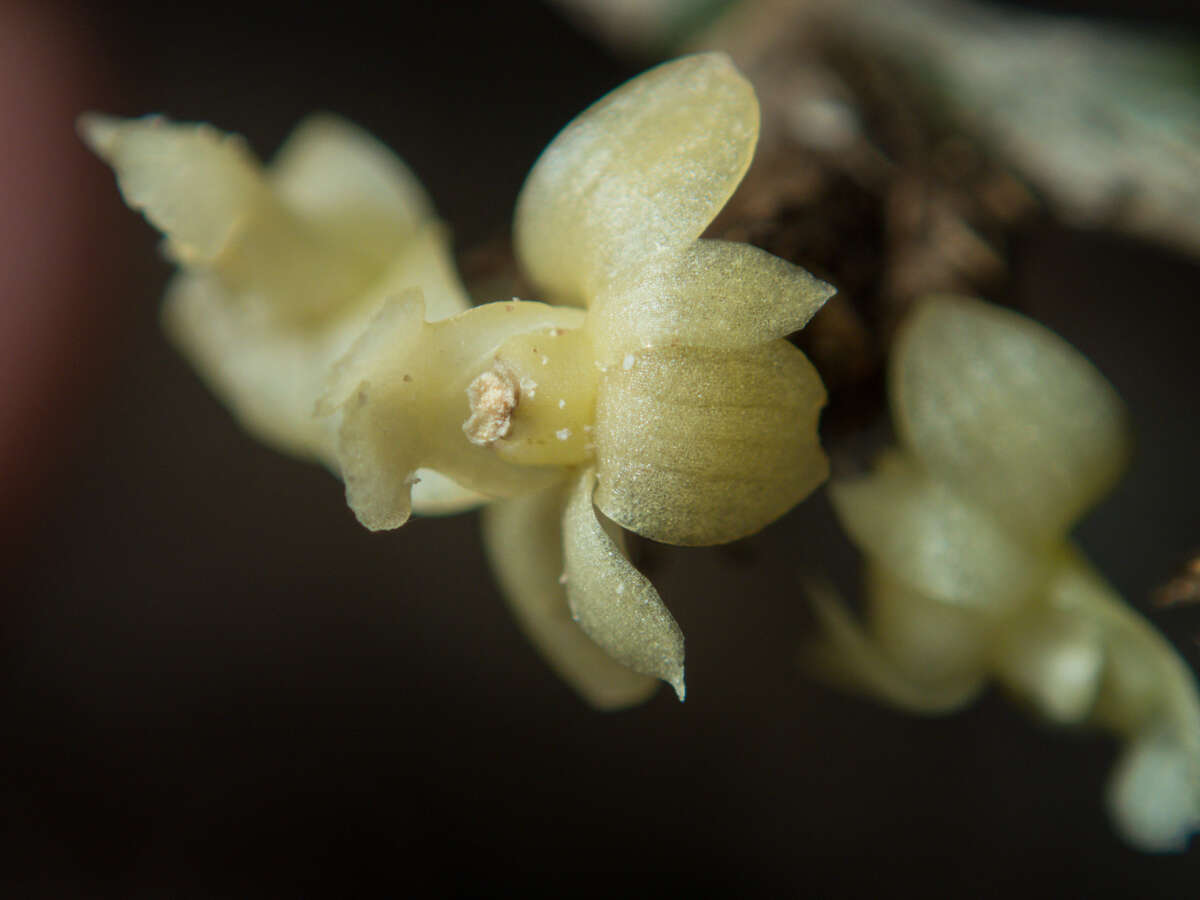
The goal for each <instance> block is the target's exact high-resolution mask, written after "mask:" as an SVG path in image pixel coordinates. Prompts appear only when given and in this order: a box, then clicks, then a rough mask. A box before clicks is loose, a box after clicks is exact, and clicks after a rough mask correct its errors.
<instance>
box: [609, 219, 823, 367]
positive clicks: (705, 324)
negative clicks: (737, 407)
mask: <svg viewBox="0 0 1200 900" xmlns="http://www.w3.org/2000/svg"><path fill="white" fill-rule="evenodd" d="M833 294H834V288H833V287H832V286H830V285H828V284H826V283H825V282H823V281H820V280H819V279H817V278H814V277H813V276H812V275H810V274H808V272H806V271H804V270H803V269H801V268H799V267H797V266H794V265H792V264H791V263H788V262H785V261H784V260H782V259H780V258H779V257H777V256H772V255H771V254H770V253H767V252H766V251H765V250H759V249H758V248H757V247H751V246H750V245H749V244H734V243H729V242H727V241H708V240H702V241H697V242H696V243H695V244H693V245H692V246H691V247H689V248H688V249H687V250H686V251H685V252H684V253H683V254H682V255H679V256H672V257H669V258H668V259H667V260H664V261H663V262H662V263H661V265H658V266H651V267H648V268H644V269H639V270H636V271H635V272H633V273H632V274H629V275H627V276H623V277H622V278H621V279H619V280H617V281H614V282H613V283H612V284H610V285H608V286H606V287H605V288H604V289H603V290H602V291H601V292H600V295H599V297H598V298H597V299H596V300H595V301H594V303H593V304H592V306H591V308H590V312H591V316H592V321H591V326H590V327H591V328H592V330H593V333H594V334H595V335H596V340H597V343H598V344H600V345H601V346H602V348H603V354H602V361H603V362H610V361H611V360H612V359H614V358H617V359H619V357H620V355H621V354H624V353H626V352H629V351H630V350H637V349H641V348H643V347H649V346H659V345H663V344H692V345H695V346H699V347H715V348H719V349H736V348H742V347H749V346H752V345H754V344H761V343H764V342H766V341H769V340H772V339H774V338H781V337H784V336H786V335H788V334H791V333H792V332H794V331H799V330H800V329H801V328H803V327H804V325H805V324H806V323H807V322H808V320H809V319H811V318H812V317H813V315H814V314H815V313H816V311H817V310H818V309H820V308H821V306H822V304H824V303H825V301H826V300H828V299H829V298H830V297H832V296H833Z"/></svg>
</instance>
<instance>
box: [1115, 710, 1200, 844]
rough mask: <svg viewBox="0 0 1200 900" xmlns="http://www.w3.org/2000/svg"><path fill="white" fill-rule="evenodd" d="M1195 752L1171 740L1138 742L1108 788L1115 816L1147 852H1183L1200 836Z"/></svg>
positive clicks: (1124, 757)
mask: <svg viewBox="0 0 1200 900" xmlns="http://www.w3.org/2000/svg"><path fill="white" fill-rule="evenodd" d="M1191 751H1192V748H1188V747H1186V746H1183V745H1180V744H1178V743H1176V742H1175V741H1174V740H1172V739H1171V737H1170V736H1169V735H1166V734H1160V733H1151V734H1148V735H1146V736H1144V737H1139V738H1138V739H1136V740H1135V741H1134V742H1133V743H1132V744H1131V745H1130V746H1129V747H1127V748H1126V749H1125V752H1124V753H1123V754H1122V755H1121V759H1120V761H1119V762H1118V763H1117V767H1116V769H1115V770H1114V771H1113V774H1112V776H1111V778H1110V780H1109V783H1108V789H1107V791H1106V796H1105V800H1106V802H1107V804H1108V810H1109V814H1110V815H1111V816H1112V818H1113V821H1114V822H1115V823H1116V825H1117V827H1118V829H1120V831H1121V833H1122V835H1123V836H1124V837H1125V839H1126V840H1127V841H1129V842H1130V843H1131V844H1133V845H1134V846H1135V847H1137V848H1138V849H1139V850H1142V851H1144V852H1147V853H1182V852H1183V851H1184V850H1186V849H1187V847H1188V842H1189V841H1190V839H1191V836H1192V835H1193V834H1196V833H1197V832H1200V791H1198V788H1197V784H1196V761H1195V757H1194V756H1190V755H1189V753H1190V752H1191Z"/></svg>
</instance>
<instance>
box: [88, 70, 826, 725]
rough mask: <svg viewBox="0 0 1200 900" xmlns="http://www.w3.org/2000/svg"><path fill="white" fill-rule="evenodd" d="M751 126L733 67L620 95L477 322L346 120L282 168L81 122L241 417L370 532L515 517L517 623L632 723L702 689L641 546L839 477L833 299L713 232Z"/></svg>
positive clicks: (220, 388)
mask: <svg viewBox="0 0 1200 900" xmlns="http://www.w3.org/2000/svg"><path fill="white" fill-rule="evenodd" d="M758 117H759V112H758V102H757V100H756V99H755V96H754V91H753V89H752V88H751V87H750V84H749V82H747V81H746V79H745V78H744V77H743V76H742V75H741V74H740V73H738V71H737V70H736V69H735V68H734V66H733V64H732V63H731V62H730V60H729V59H728V58H727V57H726V56H724V55H723V54H704V55H699V56H691V57H685V58H683V59H680V60H676V61H674V62H671V63H667V64H664V65H662V66H659V67H658V68H656V69H652V70H651V71H649V72H647V73H646V74H644V75H642V76H640V77H639V78H636V79H634V80H633V81H631V82H629V83H628V84H626V85H624V86H623V87H621V88H618V89H617V90H616V91H614V92H612V93H611V94H609V95H608V96H607V97H605V98H603V99H601V100H600V101H599V102H597V103H596V104H595V105H594V106H592V107H591V108H590V109H588V110H587V111H586V112H584V113H583V114H582V115H580V116H579V117H578V118H577V119H575V121H573V122H572V123H570V124H569V125H568V126H567V127H566V128H565V129H564V130H563V131H562V133H561V134H559V136H558V137H557V138H555V140H554V141H553V142H552V143H551V144H550V146H549V147H548V148H547V149H546V151H545V152H544V153H543V154H542V156H541V158H540V159H539V160H538V162H537V164H536V165H535V166H534V168H533V170H532V172H531V173H530V175H529V177H528V180H527V181H526V183H525V186H524V188H523V189H522V191H521V194H520V197H519V198H518V201H517V213H516V222H515V243H516V251H517V256H518V258H519V261H520V262H521V264H522V265H523V267H524V268H525V270H526V272H527V273H528V274H529V276H530V278H531V280H532V282H533V283H534V285H535V288H536V292H535V296H533V297H531V298H528V299H527V300H518V299H516V298H511V299H505V300H500V301H497V302H494V303H487V304H483V305H481V306H476V307H471V308H468V304H467V302H466V300H465V295H464V293H463V290H462V288H461V286H460V284H459V282H458V278H457V276H456V274H455V272H454V268H453V264H452V261H451V258H450V255H449V251H448V247H447V242H446V240H445V232H444V229H443V228H442V227H441V226H440V225H439V224H438V223H437V222H436V220H435V219H434V218H433V213H432V211H431V210H432V207H431V204H430V203H429V201H428V199H427V198H426V197H425V195H424V192H423V191H422V189H421V188H420V186H419V184H418V183H417V182H416V180H415V178H414V177H413V176H412V175H411V173H409V172H408V170H407V169H406V168H405V167H404V166H403V164H402V163H400V161H399V160H397V159H396V158H395V157H394V156H392V155H391V154H390V153H389V152H388V151H386V150H385V149H384V148H382V147H381V146H380V145H378V144H377V143H376V142H375V141H374V140H372V139H371V138H369V137H367V136H366V135H363V134H362V133H360V132H358V131H357V130H355V129H353V128H352V127H350V126H348V125H345V124H344V123H340V122H337V121H334V120H330V119H316V120H312V121H310V122H309V123H306V124H305V125H302V126H301V128H300V129H299V130H298V131H297V133H296V134H295V135H294V136H293V137H292V138H291V139H289V141H288V142H287V144H286V145H285V146H284V148H283V149H282V150H281V151H280V153H279V155H278V157H277V159H276V160H275V162H274V163H273V164H272V165H271V166H270V167H268V168H265V169H264V168H262V167H260V166H259V165H258V163H257V162H255V161H254V160H253V159H252V158H251V157H250V155H249V154H248V152H247V151H246V150H245V148H244V147H243V146H242V144H241V143H240V142H239V141H238V140H237V139H235V138H230V137H228V136H224V135H221V134H220V133H218V132H216V131H215V130H213V129H211V128H210V127H208V126H177V125H169V124H167V123H165V122H163V121H161V120H156V119H148V120H140V121H133V122H116V121H114V120H110V119H105V118H100V117H88V118H86V119H85V120H84V121H83V122H82V130H83V133H84V135H85V137H86V139H87V140H88V142H89V143H90V144H91V146H92V147H93V148H94V149H95V150H96V151H97V152H98V153H99V154H100V155H101V156H103V157H104V158H105V159H106V160H107V161H108V162H109V163H110V164H111V165H112V166H113V167H114V168H115V169H116V171H117V176H118V180H119V183H120V185H121V188H122V191H123V193H124V195H125V198H126V200H127V201H128V202H129V203H130V205H131V206H134V207H136V208H138V209H141V210H143V211H144V212H145V214H146V216H147V218H148V219H149V220H150V221H151V223H152V224H154V225H156V226H157V227H158V228H160V229H161V230H162V231H163V232H164V234H165V235H166V249H167V252H168V254H169V255H170V256H171V258H173V259H174V260H175V261H176V262H177V263H178V264H179V266H180V274H179V275H178V276H176V279H175V281H174V282H173V283H172V285H171V288H170V290H169V292H168V298H167V308H166V320H167V325H168V329H169V330H170V332H171V333H172V335H173V336H174V337H175V339H176V341H177V342H178V343H179V344H180V346H181V347H182V348H183V350H184V352H185V353H187V354H188V355H189V357H190V358H191V359H192V361H193V362H194V363H195V365H196V366H197V368H198V369H199V370H200V371H201V372H202V373H203V374H204V375H205V377H206V378H207V379H208V380H209V381H210V383H211V384H212V386H213V388H214V390H215V391H216V392H217V393H218V394H219V395H220V396H221V397H222V398H223V399H224V400H225V401H226V402H227V403H229V405H230V406H231V407H232V408H233V409H234V411H235V412H236V413H237V415H238V416H239V418H240V419H241V420H242V422H243V424H245V426H246V427H247V428H248V429H249V430H250V431H252V432H254V433H255V434H256V435H258V436H259V437H260V438H262V439H263V440H265V441H267V442H269V443H271V444H272V445H274V446H276V447H279V448H280V449H282V450H285V451H287V452H291V453H295V454H297V455H301V456H307V457H310V458H313V459H316V460H320V461H322V462H324V463H325V464H326V465H327V466H329V468H330V469H331V470H333V471H334V472H336V473H337V474H338V475H340V477H341V478H342V479H343V481H344V482H345V486H346V497H347V500H348V502H349V504H350V506H351V508H352V509H353V510H354V512H355V514H356V515H357V516H358V518H359V520H360V521H361V522H362V523H363V524H364V525H365V526H366V527H368V528H371V529H386V528H395V527H398V526H400V525H402V524H404V523H405V521H407V519H408V518H409V516H410V514H411V513H412V512H414V511H415V512H418V513H420V512H449V511H454V510H456V509H459V508H463V507H464V506H466V505H469V504H472V503H475V502H478V501H479V500H480V499H483V498H486V499H489V500H495V501H497V502H496V503H495V504H494V505H493V506H492V508H491V509H489V510H488V512H487V514H486V517H485V529H484V538H485V542H486V544H487V549H488V554H489V556H490V558H491V561H492V564H493V568H494V569H495V570H496V573H497V577H498V579H499V581H500V585H501V587H502V589H503V591H504V593H505V595H506V597H507V598H508V600H509V602H510V604H511V605H512V607H513V609H514V611H515V613H516V616H517V619H518V621H519V622H520V623H521V624H522V626H523V627H524V628H525V630H526V632H527V634H528V635H529V637H530V639H531V640H532V641H533V642H534V643H535V644H536V645H537V646H538V647H539V648H540V649H541V651H542V652H543V654H544V655H545V656H546V657H547V659H548V660H549V661H550V663H551V664H552V665H553V666H554V667H555V668H556V669H557V670H558V671H559V672H560V674H562V676H563V678H564V679H566V680H567V681H568V683H569V684H571V685H572V687H574V688H575V689H576V690H577V691H579V693H581V694H582V695H583V696H584V697H585V698H586V699H587V700H588V701H590V702H591V703H593V704H595V705H596V706H599V707H602V708H616V707H620V706H625V705H628V704H631V703H636V702H639V701H641V700H644V699H645V698H646V697H647V696H649V694H650V692H651V690H652V688H653V687H654V685H655V684H656V681H655V680H654V679H660V680H663V681H666V682H668V683H669V684H671V685H672V686H673V687H674V688H675V690H676V692H677V693H678V695H679V697H680V699H682V698H683V695H684V672H683V657H684V652H683V634H682V631H681V630H680V628H679V626H678V624H677V623H676V622H675V620H674V618H673V617H672V616H671V614H670V612H669V611H668V610H667V607H666V606H665V604H664V603H663V601H662V599H661V598H660V597H659V595H658V593H657V591H655V589H654V587H653V586H652V585H651V584H650V582H649V581H647V580H646V578H645V577H644V576H643V575H642V574H641V573H639V572H638V571H637V570H636V569H635V568H634V567H633V566H632V565H631V564H630V563H629V561H628V560H627V559H626V557H625V555H624V550H623V547H624V539H623V535H622V533H621V531H620V527H624V528H627V529H630V530H632V531H634V532H636V533H638V534H640V535H643V536H645V537H648V538H651V539H654V540H659V541H665V542H667V543H673V544H687V545H704V544H717V543H722V542H726V541H731V540H734V539H736V538H740V537H743V536H745V535H748V534H752V533H753V532H755V531H757V530H759V529H761V528H762V527H764V526H765V525H767V524H769V523H770V522H772V521H773V520H775V519H776V518H778V517H779V516H781V515H783V514H784V513H785V512H787V511H788V510H789V509H791V508H792V507H793V506H794V505H795V504H796V503H798V502H799V501H800V500H801V499H803V498H804V497H805V496H807V495H808V494H809V493H810V492H811V491H812V490H813V489H814V488H815V487H816V486H817V485H818V484H820V483H821V482H822V481H823V480H824V479H825V477H826V474H827V471H828V466H827V463H826V459H825V455H824V454H823V453H822V451H821V448H820V445H819V443H818V439H817V419H818V416H819V414H820V410H821V407H822V406H823V404H824V402H825V391H824V388H823V386H822V384H821V381H820V379H819V377H818V376H817V373H816V371H815V370H814V369H813V367H812V365H811V364H810V363H809V362H808V360H807V359H806V358H805V356H804V355H803V354H802V353H801V352H800V351H799V350H797V349H796V348H795V347H793V346H792V345H791V344H789V343H788V342H787V341H786V340H785V339H784V338H785V337H786V336H787V335H788V334H789V333H791V332H793V331H796V330H798V329H800V328H801V327H803V326H804V324H805V323H806V322H807V321H808V320H809V319H810V318H811V317H812V315H813V314H814V313H815V312H816V311H817V310H818V309H819V308H820V306H821V305H822V304H823V303H824V302H825V301H826V300H827V299H828V298H829V296H830V295H831V294H832V293H833V289H832V288H831V287H830V286H829V285H827V284H824V283H822V282H820V281H818V280H817V279H815V278H813V277H812V276H811V275H809V274H808V273H807V272H805V271H803V270H802V269H799V268H797V267H795V266H793V265H791V264H789V263H787V262H784V261H783V260H780V259H777V258H775V257H773V256H771V255H770V254H767V253H765V252H763V251H761V250H757V249H755V248H752V247H749V246H745V245H740V244H732V243H727V242H721V241H707V240H701V239H700V235H701V234H702V233H703V231H704V230H705V228H706V227H707V226H708V224H709V223H710V222H711V221H712V219H713V217H714V216H715V215H716V214H717V212H718V211H719V210H720V209H721V207H722V206H723V205H724V204H725V202H726V201H727V200H728V199H729V197H730V196H731V195H732V194H733V191H734V189H735V188H736V187H737V185H738V183H739V182H740V181H741V179H742V176H743V175H744V174H745V172H746V169H747V167H748V166H749V164H750V160H751V158H752V156H753V153H754V146H755V142H756V141H757V136H758ZM539 301H544V302H539ZM548 304H553V305H548ZM618 526H619V527H618Z"/></svg>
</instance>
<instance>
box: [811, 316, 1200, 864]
mask: <svg viewBox="0 0 1200 900" xmlns="http://www.w3.org/2000/svg"><path fill="white" fill-rule="evenodd" d="M889 389H890V394H891V406H892V412H893V416H894V420H895V426H896V430H897V432H898V434H899V436H900V439H901V447H900V449H898V450H892V451H889V452H888V453H887V454H886V455H885V456H884V457H883V458H882V459H881V460H880V462H879V464H878V466H877V468H876V470H875V472H874V473H873V474H871V475H870V476H868V477H866V478H863V479H860V480H857V481H845V482H841V483H837V484H835V485H833V486H832V487H831V496H832V499H833V503H834V508H835V510H836V511H837V514H838V516H839V518H840V519H841V521H842V524H843V525H844V526H845V528H846V530H847V531H848V532H849V533H850V535H851V537H852V538H853V539H854V541H855V542H856V543H857V544H858V545H859V547H860V548H861V549H862V551H863V553H864V554H865V555H866V558H867V595H868V603H869V607H868V613H867V619H868V623H867V626H866V628H865V629H864V628H863V627H861V626H860V625H858V624H857V623H856V622H855V621H854V620H853V618H852V617H851V616H850V615H849V613H848V612H847V611H846V610H845V608H844V607H843V606H842V605H841V603H840V602H839V601H838V600H837V598H836V597H834V596H832V595H831V594H830V593H829V592H828V591H826V590H817V591H815V592H814V597H813V599H814V605H815V608H816V611H817V613H818V616H819V618H820V620H821V621H822V624H823V626H824V632H825V636H824V639H823V640H822V641H821V642H819V643H818V644H816V645H815V646H813V647H812V648H811V654H810V656H809V659H810V661H811V662H812V663H813V665H814V667H815V668H816V669H817V671H818V672H820V673H821V674H823V675H824V676H825V677H827V678H830V679H832V680H835V681H837V682H840V683H842V684H844V685H846V686H848V687H851V688H853V689H857V690H860V691H863V692H865V693H868V694H871V695H873V696H875V697H877V698H879V699H881V700H884V701H885V702H888V703H891V704H893V705H895V706H898V707H900V708H902V709H907V710H910V711H914V712H922V713H939V712H947V711H950V710H953V709H955V708H958V707H960V706H962V705H963V704H965V703H967V702H969V701H970V700H972V699H973V698H974V697H975V696H976V695H977V694H978V692H979V691H980V690H981V688H982V687H983V685H984V683H985V681H986V680H987V679H989V678H994V679H996V680H997V681H998V682H1000V683H1001V684H1002V685H1004V686H1005V687H1006V688H1007V689H1008V690H1010V691H1012V692H1013V693H1014V694H1016V695H1017V696H1018V697H1019V698H1021V699H1022V700H1023V701H1025V702H1026V703H1027V704H1028V705H1029V706H1031V707H1032V708H1033V709H1034V710H1036V711H1037V712H1038V713H1040V714H1041V715H1042V716H1043V717H1045V718H1046V719H1048V720H1050V721H1053V722H1056V723H1060V724H1065V725H1074V724H1081V723H1085V722H1087V723H1094V724H1096V725H1100V726H1103V727H1106V728H1109V729H1111V730H1113V731H1115V732H1117V733H1118V734H1120V735H1122V736H1124V737H1125V738H1126V739H1127V744H1126V749H1125V752H1124V754H1123V756H1122V759H1121V761H1120V763H1119V764H1118V766H1117V770H1116V772H1115V774H1114V775H1113V778H1112V780H1111V783H1110V786H1109V791H1108V802H1109V807H1110V809H1111V811H1112V814H1113V816H1114V819H1115V821H1116V823H1117V825H1118V827H1119V828H1120V829H1121V831H1122V832H1123V833H1124V834H1125V836H1126V837H1127V838H1128V839H1129V840H1130V841H1131V842H1132V843H1134V844H1135V845H1137V846H1139V847H1141V848H1143V849H1146V850H1158V851H1162V850H1179V849H1183V848H1184V847H1186V845H1187V840H1188V837H1189V836H1190V834H1191V833H1192V832H1193V831H1195V830H1197V829H1198V828H1200V699H1198V698H1197V694H1196V683H1195V679H1194V677H1193V675H1192V673H1191V672H1190V670H1189V669H1188V667H1187V666H1186V664H1185V663H1184V662H1183V661H1182V660H1181V659H1180V658H1179V656H1178V655H1177V654H1176V653H1175V651H1174V650H1173V648H1172V647H1171V646H1170V644H1169V643H1167V641H1165V640H1164V639H1163V638H1162V637H1161V636H1160V635H1159V634H1157V633H1156V632H1155V631H1154V630H1153V629H1152V628H1150V627H1149V625H1148V624H1147V623H1146V622H1145V621H1143V620H1142V619H1141V617H1139V616H1138V615H1137V614H1136V613H1135V612H1134V611H1133V610H1131V609H1130V608H1129V607H1128V606H1127V605H1126V604H1125V603H1124V602H1122V600H1121V599H1120V597H1118V596H1117V595H1116V593H1115V592H1114V591H1113V590H1112V588H1111V587H1109V586H1108V585H1107V584H1106V583H1105V582H1104V581H1103V579H1101V577H1100V576H1099V575H1098V574H1097V573H1096V572H1095V571H1094V570H1093V569H1092V567H1091V566H1090V565H1089V564H1088V563H1087V561H1086V560H1085V559H1084V558H1083V556H1082V554H1081V553H1080V552H1079V551H1078V550H1077V549H1076V548H1075V547H1074V546H1073V545H1072V544H1071V543H1070V542H1069V541H1068V540H1067V532H1068V530H1069V529H1070V527H1071V526H1072V525H1073V524H1074V522H1075V521H1076V520H1077V519H1078V518H1079V516H1080V515H1082V513H1083V512H1084V511H1085V510H1086V509H1087V508H1089V507H1090V506H1092V505H1094V504H1095V503H1096V501H1097V500H1098V499H1099V498H1100V497H1101V496H1102V495H1103V494H1105V493H1106V492H1107V491H1108V489H1109V488H1110V487H1111V486H1112V484H1113V483H1114V482H1115V481H1116V479H1117V477H1118V476H1119V474H1120V472H1121V471H1122V469H1123V468H1124V465H1125V462H1126V459H1127V456H1128V452H1129V435H1128V427H1127V423H1126V416H1125V411H1124V408H1123V406H1122V404H1121V401H1120V398H1119V397H1118V396H1117V395H1116V393H1115V392H1114V391H1113V389H1112V387H1111V385H1109V384H1108V382H1107V381H1105V380H1104V378H1103V377H1102V376H1101V375H1100V374H1099V373H1098V372H1097V371H1096V370H1095V369H1094V368H1093V367H1092V366H1091V364H1090V363H1089V362H1088V361H1087V360H1086V359H1084V358H1083V357H1082V356H1081V355H1080V354H1079V353H1078V352H1076V351H1075V350H1074V349H1073V348H1071V347H1070V346H1068V345H1067V344H1066V343H1064V342H1063V341H1062V340H1061V339H1060V338H1058V337H1057V336H1056V335H1054V334H1052V333H1050V332H1049V331H1047V330H1046V329H1044V328H1042V327H1041V326H1039V325H1037V324H1036V323H1034V322H1032V321H1030V320H1028V319H1026V318H1024V317H1023V316H1020V315H1017V314H1016V313H1013V312H1009V311H1006V310H1002V309H999V308H997V307H992V306H989V305H987V304H984V303H982V302H980V301H977V300H967V299H962V298H954V297H939V298H935V299H931V300H928V301H926V302H925V303H924V305H922V306H920V307H918V309H917V311H916V312H915V313H914V314H913V316H912V318H911V319H910V320H909V321H908V323H907V324H906V326H905V327H904V328H903V330H902V333H901V335H900V337H899V338H898V340H897V342H896V345H895V348H894V351H893V358H892V362H891V371H890V378H889Z"/></svg>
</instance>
